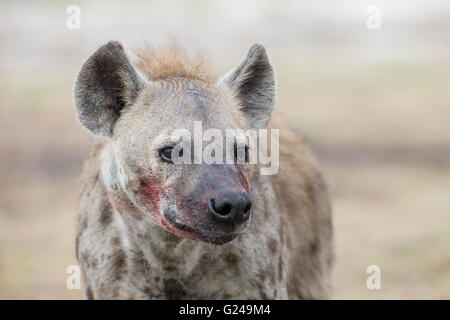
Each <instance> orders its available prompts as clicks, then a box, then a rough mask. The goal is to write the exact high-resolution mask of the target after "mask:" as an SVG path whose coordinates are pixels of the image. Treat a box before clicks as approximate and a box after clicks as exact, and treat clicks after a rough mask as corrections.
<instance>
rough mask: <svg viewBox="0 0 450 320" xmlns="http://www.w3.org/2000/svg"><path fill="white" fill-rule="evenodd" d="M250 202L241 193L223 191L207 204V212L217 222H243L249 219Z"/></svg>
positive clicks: (246, 196) (247, 197) (244, 194)
mask: <svg viewBox="0 0 450 320" xmlns="http://www.w3.org/2000/svg"><path fill="white" fill-rule="evenodd" d="M251 208H252V200H251V199H250V197H249V196H248V194H247V193H245V192H243V191H238V192H236V191H225V192H221V193H220V194H219V195H218V196H217V197H215V198H211V199H210V200H209V203H208V212H209V214H210V215H211V216H212V218H213V219H214V220H216V221H219V222H236V223H239V222H244V221H247V220H248V218H249V217H250V209H251Z"/></svg>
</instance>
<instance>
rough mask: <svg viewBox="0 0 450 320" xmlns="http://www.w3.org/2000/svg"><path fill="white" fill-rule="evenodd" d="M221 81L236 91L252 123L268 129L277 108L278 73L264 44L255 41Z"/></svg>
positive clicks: (242, 109) (257, 126) (243, 110)
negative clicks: (274, 70)
mask: <svg viewBox="0 0 450 320" xmlns="http://www.w3.org/2000/svg"><path fill="white" fill-rule="evenodd" d="M221 82H222V83H224V84H226V85H227V86H228V87H229V88H230V89H232V90H233V91H234V94H235V96H236V97H237V99H238V101H239V102H240V104H241V106H242V107H241V111H242V112H244V114H245V115H246V117H247V118H248V119H249V121H250V126H251V127H253V128H265V127H266V126H267V124H268V123H269V121H270V118H271V115H272V111H273V109H274V107H275V76H274V72H273V68H272V66H271V65H270V63H269V59H268V57H267V53H266V49H265V48H264V46H263V45H261V44H254V45H253V46H252V47H251V48H250V50H249V52H248V54H247V57H246V58H245V59H244V61H242V62H241V63H240V64H239V65H238V66H237V67H235V68H234V69H233V70H231V71H230V72H228V73H227V74H226V75H225V76H224V77H223V78H222V79H221Z"/></svg>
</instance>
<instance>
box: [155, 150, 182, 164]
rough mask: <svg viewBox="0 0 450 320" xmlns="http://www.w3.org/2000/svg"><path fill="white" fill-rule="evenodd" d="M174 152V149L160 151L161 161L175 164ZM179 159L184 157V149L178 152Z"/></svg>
mask: <svg viewBox="0 0 450 320" xmlns="http://www.w3.org/2000/svg"><path fill="white" fill-rule="evenodd" d="M172 151H173V147H165V148H162V149H160V150H159V156H160V157H161V159H162V160H163V161H165V162H168V163H173V161H172ZM178 155H179V157H180V158H181V157H182V156H183V149H180V151H179V152H178Z"/></svg>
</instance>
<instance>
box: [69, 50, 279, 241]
mask: <svg viewBox="0 0 450 320" xmlns="http://www.w3.org/2000/svg"><path fill="white" fill-rule="evenodd" d="M144 63H145V61H144ZM167 63H168V65H166V66H165V65H159V66H158V68H159V71H158V72H159V73H157V74H150V75H148V77H147V79H144V78H143V77H141V76H140V75H139V74H138V73H137V72H136V71H135V69H134V67H133V66H132V64H131V63H130V62H129V60H128V58H127V56H126V54H125V52H124V50H123V48H122V46H121V45H120V44H119V43H117V42H110V43H108V44H106V45H104V46H102V47H101V48H100V49H98V50H97V52H95V53H94V54H93V55H92V56H91V57H90V58H89V59H88V60H87V61H86V63H85V64H84V65H83V67H82V69H81V71H80V74H79V76H78V79H77V83H76V88H75V104H76V107H77V111H78V114H79V117H80V120H81V122H82V123H83V124H84V125H85V126H86V127H87V128H88V129H90V130H91V131H92V132H93V133H94V134H96V135H100V136H104V137H106V139H107V140H108V144H107V146H106V148H105V149H104V151H103V152H104V153H103V163H102V175H103V179H104V181H105V184H106V186H107V188H108V190H109V191H110V194H111V197H112V201H113V203H114V206H115V209H116V210H117V211H119V212H120V213H122V214H123V215H127V214H129V212H133V213H132V214H129V215H130V216H131V217H128V218H129V219H124V221H126V223H127V224H128V229H130V230H132V231H135V232H142V230H144V229H145V226H146V225H147V226H148V224H153V225H154V224H157V225H159V226H161V227H163V228H165V229H166V230H168V231H169V232H172V233H175V234H176V235H179V236H181V237H186V238H193V239H197V240H202V241H207V242H212V243H216V244H222V243H226V242H228V241H231V240H232V239H234V238H235V237H236V236H237V235H239V234H241V233H242V232H244V231H245V230H246V228H247V227H248V225H249V223H250V216H251V209H252V199H251V198H250V189H251V185H250V183H249V181H250V175H251V174H252V172H253V171H254V170H252V169H253V168H252V166H253V165H250V164H249V163H246V162H245V161H235V162H234V163H230V162H229V161H226V159H236V157H237V155H238V154H240V155H242V154H244V158H247V157H248V156H249V155H248V154H247V153H248V152H251V151H252V150H249V148H248V144H246V142H245V141H241V140H239V141H237V140H232V141H230V140H229V139H226V140H223V139H222V137H223V138H225V137H227V129H244V130H245V129H249V128H264V127H265V126H266V125H267V123H268V122H269V120H270V115H271V112H272V109H273V106H274V77H273V71H272V68H271V66H270V64H269V62H268V60H267V55H266V53H265V50H264V48H263V47H262V46H260V45H254V46H253V47H252V48H251V50H250V52H249V54H248V56H247V57H246V59H245V60H244V61H243V62H242V63H241V64H240V65H238V66H237V67H236V68H235V69H234V70H232V71H231V72H230V73H228V74H227V75H226V76H225V77H224V78H223V79H222V80H220V81H212V80H206V79H209V78H207V77H201V75H200V74H196V73H192V72H191V73H189V72H188V71H186V69H183V68H181V67H180V66H178V67H177V68H174V67H173V65H172V66H171V65H170V63H172V64H173V63H175V62H174V61H172V62H167ZM141 65H142V64H141ZM171 68H172V71H171V72H169V71H170V69H171ZM144 69H145V66H144ZM164 70H166V71H164ZM144 71H145V70H144ZM199 124H200V125H201V129H200V128H199V127H198V126H199ZM180 129H184V131H183V132H186V133H189V135H188V136H186V135H185V136H183V137H181V136H180V135H177V134H175V133H176V132H179V130H180ZM208 129H214V131H213V132H214V136H211V137H209V138H211V139H208V138H206V137H203V139H202V132H205V131H206V130H208ZM196 130H202V131H201V132H198V131H197V132H196ZM198 134H200V140H198V139H196V135H198ZM208 140H209V141H208ZM222 140H223V141H222ZM199 143H200V144H201V145H200V146H199V145H198V144H199ZM208 146H209V147H211V146H214V147H213V148H212V149H211V148H210V149H208ZM196 148H200V150H201V151H200V153H199V152H197V151H198V150H197V151H196ZM211 150H213V151H211ZM218 151H221V152H222V153H223V159H217V158H216V160H219V161H217V162H218V163H217V162H216V163H215V162H207V163H205V161H204V159H203V155H204V154H205V152H206V153H208V152H213V153H216V152H218ZM199 155H200V159H199V158H198V156H199ZM176 159H178V161H175V160H176ZM180 159H184V161H180ZM186 160H188V161H186ZM244 160H245V159H244ZM131 207H133V208H138V210H135V209H134V210H132V209H131Z"/></svg>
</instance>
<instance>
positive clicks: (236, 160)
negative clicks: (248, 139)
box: [234, 143, 249, 163]
mask: <svg viewBox="0 0 450 320" xmlns="http://www.w3.org/2000/svg"><path fill="white" fill-rule="evenodd" d="M244 150H245V153H244V154H245V163H248V159H249V156H248V146H245V149H244ZM241 152H242V151H241ZM238 155H239V154H238V146H237V144H236V143H235V144H234V161H235V162H236V163H238ZM239 163H242V160H241V161H239Z"/></svg>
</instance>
